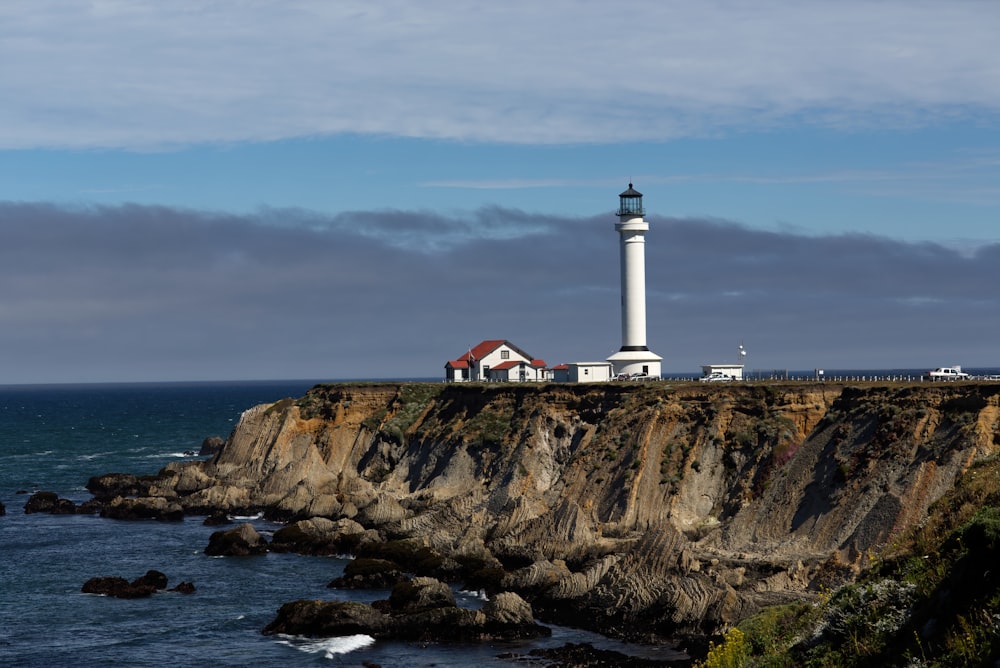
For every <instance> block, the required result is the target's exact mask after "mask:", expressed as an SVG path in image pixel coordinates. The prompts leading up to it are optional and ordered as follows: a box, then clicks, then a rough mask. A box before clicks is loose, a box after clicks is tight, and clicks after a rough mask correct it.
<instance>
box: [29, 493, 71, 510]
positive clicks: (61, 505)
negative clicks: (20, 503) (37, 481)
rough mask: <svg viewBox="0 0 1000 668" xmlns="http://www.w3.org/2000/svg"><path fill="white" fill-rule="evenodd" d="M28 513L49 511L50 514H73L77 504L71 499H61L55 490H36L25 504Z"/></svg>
mask: <svg viewBox="0 0 1000 668" xmlns="http://www.w3.org/2000/svg"><path fill="white" fill-rule="evenodd" d="M24 512H25V514H26V515H30V514H32V513H49V514H50V515H73V514H75V513H76V504H75V503H73V502H72V501H70V500H69V499H60V498H59V495H58V494H56V493H55V492H35V493H34V494H32V495H31V496H30V497H29V498H28V502H27V503H25V504H24Z"/></svg>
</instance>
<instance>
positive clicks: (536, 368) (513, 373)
mask: <svg viewBox="0 0 1000 668" xmlns="http://www.w3.org/2000/svg"><path fill="white" fill-rule="evenodd" d="M547 379H548V375H547V373H546V368H545V360H531V361H530V362H525V361H524V360H507V361H506V362H501V363H500V364H497V365H496V366H494V367H490V370H489V375H488V376H487V380H496V381H500V382H506V383H524V382H527V381H529V380H547Z"/></svg>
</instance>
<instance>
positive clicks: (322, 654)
mask: <svg viewBox="0 0 1000 668" xmlns="http://www.w3.org/2000/svg"><path fill="white" fill-rule="evenodd" d="M311 385H313V383H312V382H310V381H288V382H255V383H250V382H239V383H238V382H233V383H166V384H128V385H125V384H122V385H118V384H113V385H67V386H6V387H4V386H0V503H3V505H4V506H5V507H6V511H7V513H6V515H4V516H0V666H5V667H11V668H14V667H22V666H23V667H27V668H35V667H37V668H56V667H61V666H112V665H114V666H120V665H128V666H134V667H141V666H157V667H160V666H164V665H171V666H204V665H212V666H270V665H281V666H326V665H332V666H362V665H365V664H368V665H371V664H377V665H380V666H383V667H385V668H389V667H390V666H393V667H394V666H407V667H416V666H438V667H441V668H445V667H449V666H455V667H457V666H463V667H464V666H507V667H510V666H515V665H517V666H525V665H544V663H533V662H528V663H525V662H515V661H512V660H511V659H510V658H499V655H502V654H515V655H525V654H527V653H528V652H529V651H530V650H532V649H536V648H549V647H560V646H562V645H565V644H566V643H584V642H587V643H591V644H593V645H594V646H595V647H597V648H601V649H610V650H616V651H619V652H623V653H626V654H631V655H635V656H643V657H645V658H655V659H663V660H669V659H675V658H679V657H680V656H682V655H679V654H678V653H676V652H674V651H671V650H669V649H667V648H647V647H641V646H635V645H626V644H622V643H619V642H617V641H614V640H610V639H607V638H604V637H602V636H600V635H598V634H594V633H589V632H585V631H579V630H575V629H569V628H563V627H558V626H552V627H551V628H552V637H551V638H546V639H542V640H535V641H530V642H528V641H526V642H512V643H490V644H461V645H450V644H437V643H421V644H417V643H403V642H384V641H379V642H375V641H374V640H372V639H371V638H368V637H366V636H352V637H345V638H329V639H323V640H310V639H305V638H281V637H265V636H263V635H261V633H260V630H261V629H262V628H263V627H264V626H265V625H266V624H268V622H270V621H271V620H272V619H273V618H274V616H275V613H276V612H277V610H278V608H279V607H280V606H281V605H282V604H283V603H286V602H288V601H293V600H296V599H301V598H306V599H328V600H352V601H362V602H371V601H374V600H378V599H384V598H387V597H388V591H341V590H335V589H328V588H327V587H326V584H327V583H328V582H329V581H330V580H332V579H333V578H335V577H337V576H339V575H341V574H342V572H343V569H344V565H345V564H346V563H347V559H345V558H333V557H309V556H300V555H291V554H270V553H269V554H267V555H263V556H254V557H239V558H237V557H207V556H205V554H204V553H203V550H204V548H205V546H206V545H207V544H208V539H209V536H210V535H211V534H212V532H213V531H216V530H218V529H219V527H210V526H204V524H203V518H201V517H188V518H186V519H185V520H184V521H182V522H172V523H161V522H124V521H119V520H109V519H102V518H100V517H99V516H96V515H48V514H30V515H29V514H25V513H24V504H25V503H26V502H27V500H28V497H29V495H30V494H31V493H33V492H36V491H50V492H55V493H57V494H58V495H59V496H60V497H63V498H68V499H70V500H72V501H74V502H76V503H81V502H83V501H86V500H88V499H90V494H89V493H88V492H87V490H86V488H85V485H86V483H87V480H88V479H89V478H90V477H91V476H94V475H100V474H103V473H110V472H124V473H135V474H147V473H155V472H156V471H158V470H159V469H161V468H162V467H163V466H165V465H166V464H168V463H170V462H173V461H177V460H182V459H192V458H194V457H192V455H191V454H190V453H191V452H192V451H193V452H197V451H198V449H199V448H200V446H201V442H202V440H203V439H204V438H206V437H208V436H222V437H223V438H224V437H226V436H227V435H228V434H229V433H230V431H231V430H232V428H233V427H234V426H235V423H236V420H237V419H238V418H239V415H240V413H241V412H242V411H244V410H246V409H247V408H249V407H251V406H253V405H256V404H259V403H264V402H271V401H276V400H278V399H282V398H284V397H298V396H301V395H303V394H304V393H305V392H306V390H307V389H308V388H309V387H310V386H311ZM252 521H253V524H254V526H255V527H256V528H257V530H258V531H260V532H261V533H263V534H264V535H268V534H269V533H270V532H273V531H274V530H275V529H277V528H278V526H279V525H275V524H271V523H268V522H265V521H262V520H259V519H254V520H252ZM148 570H158V571H161V572H163V573H164V574H166V576H167V577H168V578H169V583H168V585H167V586H168V588H169V587H174V586H176V585H177V584H180V583H181V582H191V583H193V584H194V586H195V588H196V591H195V592H194V593H192V594H181V593H174V592H159V593H157V594H155V595H153V596H152V597H149V598H143V599H131V600H122V599H115V598H108V597H103V596H95V595H91V594H83V593H81V591H80V588H81V587H82V586H83V584H84V583H85V582H86V581H87V580H89V579H90V578H92V577H98V576H120V577H124V578H126V579H127V580H130V581H131V580H133V579H135V578H137V577H139V576H141V575H143V574H145V573H146V571H148ZM457 597H458V599H459V601H460V604H462V605H467V606H469V607H475V606H478V605H481V604H482V602H483V600H482V597H481V596H480V595H479V594H477V593H476V592H462V591H457Z"/></svg>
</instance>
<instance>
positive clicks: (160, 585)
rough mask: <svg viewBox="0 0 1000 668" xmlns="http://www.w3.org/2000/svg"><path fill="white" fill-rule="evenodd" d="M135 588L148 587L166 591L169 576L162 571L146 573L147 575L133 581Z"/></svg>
mask: <svg viewBox="0 0 1000 668" xmlns="http://www.w3.org/2000/svg"><path fill="white" fill-rule="evenodd" d="M132 585H133V586H139V587H143V586H148V587H152V588H153V589H166V588H167V576H166V575H164V574H163V573H161V572H160V571H152V570H150V571H146V574H145V575H143V576H141V577H138V578H136V579H135V580H133V581H132Z"/></svg>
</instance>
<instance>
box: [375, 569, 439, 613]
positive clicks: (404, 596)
mask: <svg viewBox="0 0 1000 668" xmlns="http://www.w3.org/2000/svg"><path fill="white" fill-rule="evenodd" d="M389 606H390V608H391V609H392V612H393V614H401V613H415V612H423V611H425V610H429V609H431V608H448V607H455V594H454V593H453V592H452V591H451V587H449V586H448V585H446V584H445V583H443V582H440V581H438V580H435V579H434V578H414V579H412V580H407V581H406V582H400V583H399V584H398V585H396V586H395V587H393V588H392V593H391V594H390V595H389Z"/></svg>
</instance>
